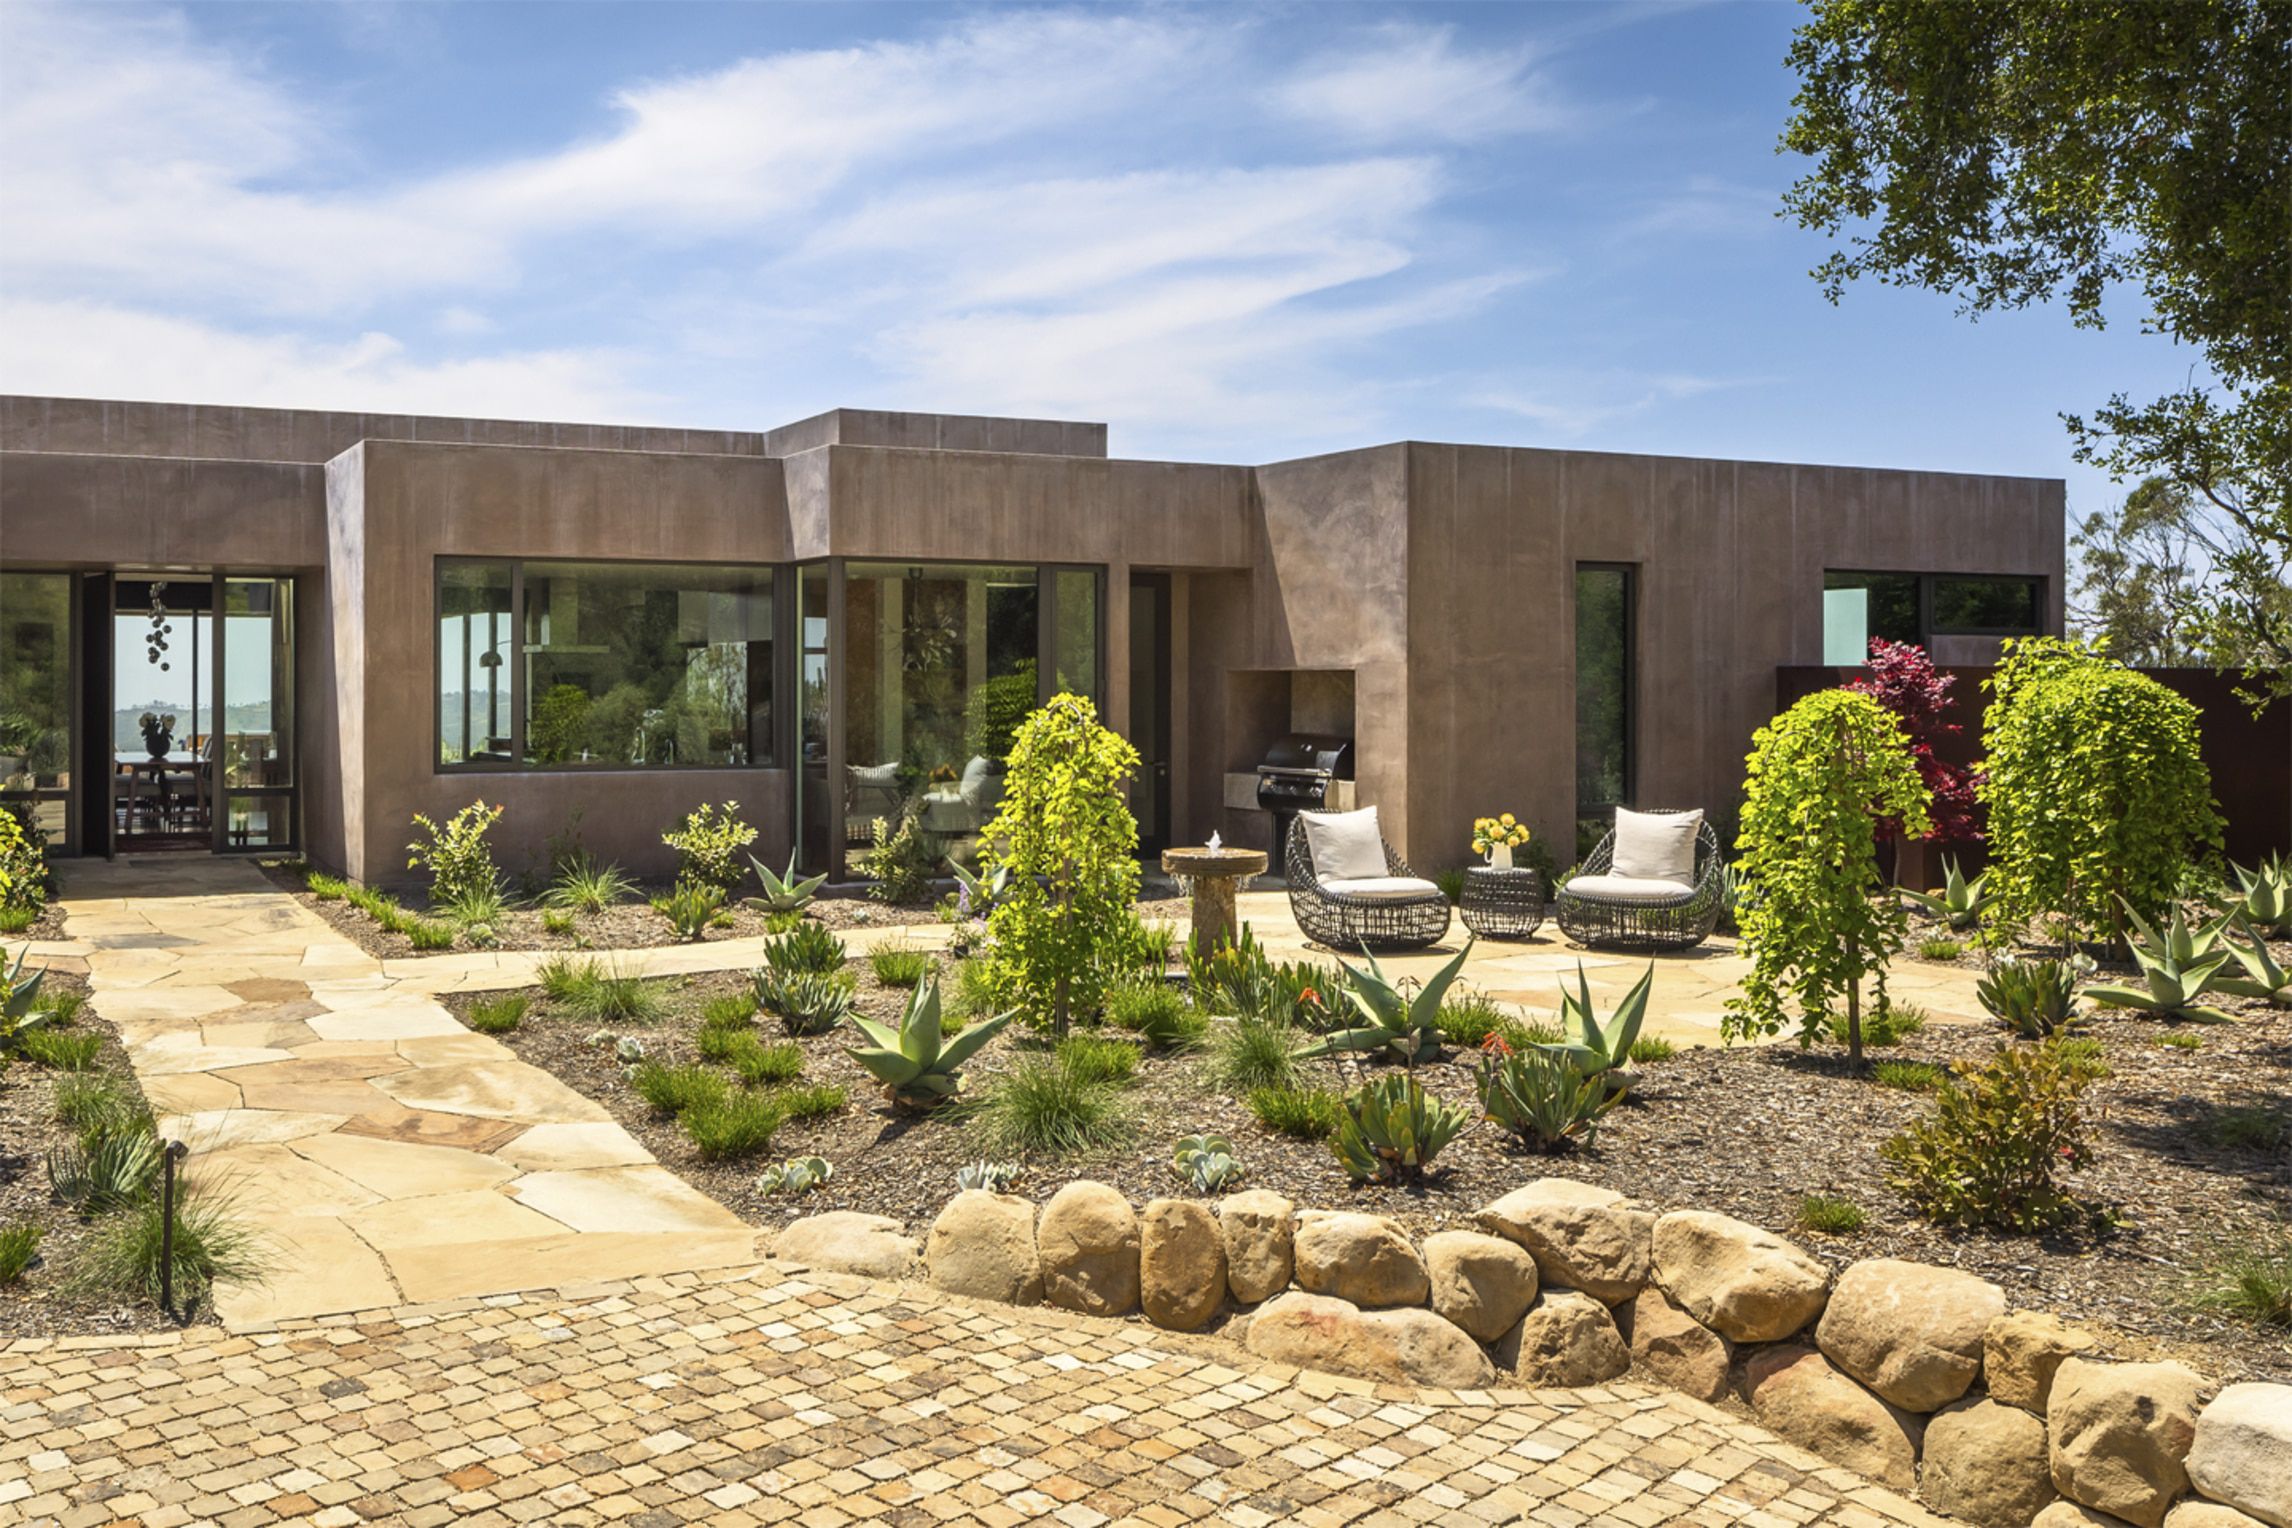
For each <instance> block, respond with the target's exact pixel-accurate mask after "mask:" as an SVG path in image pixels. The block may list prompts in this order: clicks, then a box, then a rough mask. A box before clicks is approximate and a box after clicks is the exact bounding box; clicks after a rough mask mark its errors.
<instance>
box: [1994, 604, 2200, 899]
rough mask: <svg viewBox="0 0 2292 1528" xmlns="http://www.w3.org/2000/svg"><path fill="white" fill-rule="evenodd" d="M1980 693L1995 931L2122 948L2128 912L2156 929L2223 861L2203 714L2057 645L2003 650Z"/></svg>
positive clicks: (2086, 649) (2028, 641)
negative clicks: (1986, 699) (1985, 697)
mask: <svg viewBox="0 0 2292 1528" xmlns="http://www.w3.org/2000/svg"><path fill="white" fill-rule="evenodd" d="M1984 688H1986V689H1987V690H1988V691H1989V692H1990V708H1989V715H1988V719H1987V721H1986V723H1985V724H1984V726H1983V728H1982V751H1983V753H1984V754H1985V755H1986V756H1987V757H1986V758H1985V759H1984V760H1983V764H1982V781H1981V786H1980V794H1981V799H1982V804H1983V805H1984V806H1985V807H1987V808H1988V809H1989V851H1990V870H1989V889H1990V903H1991V906H1992V908H1993V909H1994V910H1995V912H1996V913H1997V915H1998V916H1999V917H2000V918H2001V919H2002V920H2003V926H2004V927H2007V928H2013V927H2017V926H2019V925H2020V924H2022V923H2026V922H2027V921H2028V920H2029V919H2031V918H2037V917H2044V916H2047V915H2053V916H2058V917H2061V918H2063V919H2065V920H2066V921H2067V923H2068V925H2069V927H2070V929H2071V931H2072V932H2073V933H2075V934H2080V935H2083V936H2084V937H2087V938H2097V937H2103V936H2106V937H2108V938H2111V939H2122V938H2123V937H2124V934H2125V909H2126V908H2127V907H2128V906H2130V907H2131V908H2132V909H2133V910H2134V911H2135V912H2137V913H2139V914H2140V915H2141V916H2142V917H2144V918H2150V919H2159V920H2161V918H2162V915H2163V913H2164V912H2165V909H2166V907H2167V905H2168V904H2169V903H2170V901H2171V899H2172V896H2173V893H2174V892H2175V891H2176V890H2177V889H2178V888H2179V886H2180V882H2181V875H2182V872H2183V871H2184V870H2186V869H2187V867H2188V865H2189V863H2190V862H2191V861H2192V860H2195V859H2197V858H2199V857H2201V856H2202V855H2203V854H2205V852H2206V851H2208V850H2209V851H2212V852H2215V853H2217V852H2219V850H2220V848H2221V836H2220V835H2221V819H2220V812H2219V810H2218V809H2217V807H2216V805H2215V803H2214V801H2213V796H2212V772H2211V771H2210V770H2209V769H2207V768H2206V767H2205V762H2204V753H2203V750H2202V747H2201V746H2200V734H2199V731H2198V726H2197V717H2198V711H2197V708H2196V707H2195V706H2193V705H2191V704H2189V702H2188V701H2187V700H2186V699H2185V698H2184V697H2182V696H2181V695H2179V694H2176V693H2175V692H2174V691H2172V690H2170V689H2167V688H2166V687H2165V686H2163V685H2161V684H2159V683H2157V681H2156V680H2154V679H2151V678H2150V677H2149V676H2148V675H2146V674H2138V673H2135V672H2134V671H2133V670H2131V669H2129V668H2127V667H2125V666H2124V665H2123V664H2121V663H2118V662H2116V661H2114V660H2113V659H2111V658H2109V657H2108V656H2107V654H2106V653H2105V652H2103V651H2102V650H2100V649H2098V648H2095V647H2090V646H2087V645H2086V644H2085V643H2082V642H2071V641H2064V640H2063V639H2061V638H2059V637H2025V638H2022V639H2020V640H2018V641H2009V642H2007V643H2006V644H2005V650H2004V653H2003V655H2002V657H2001V658H2000V659H1999V662H1998V668H1997V672H1996V673H1995V674H1993V675H1991V676H1990V678H1989V679H1988V680H1987V681H1986V683H1985V685H1984Z"/></svg>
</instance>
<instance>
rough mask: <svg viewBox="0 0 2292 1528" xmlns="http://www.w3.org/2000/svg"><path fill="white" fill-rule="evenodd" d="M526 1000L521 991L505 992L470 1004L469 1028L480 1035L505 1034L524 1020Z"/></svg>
mask: <svg viewBox="0 0 2292 1528" xmlns="http://www.w3.org/2000/svg"><path fill="white" fill-rule="evenodd" d="M527 1006H528V1004H527V1000H526V998H525V995H524V994H523V993H519V992H505V993H503V994H502V995H501V996H499V997H490V998H487V999H486V1000H485V1001H483V1002H479V1003H472V1004H471V1005H470V1028H472V1029H474V1030H476V1031H477V1032H478V1033H479V1034H481V1035H506V1034H509V1033H510V1032H511V1031H513V1030H515V1029H516V1028H517V1026H518V1025H520V1024H522V1023H524V1022H525V1010H526V1008H527Z"/></svg>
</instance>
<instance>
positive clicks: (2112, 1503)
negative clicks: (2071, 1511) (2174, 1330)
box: [2045, 1358, 2204, 1528]
mask: <svg viewBox="0 0 2292 1528" xmlns="http://www.w3.org/2000/svg"><path fill="white" fill-rule="evenodd" d="M2203 1388H2204V1382H2203V1381H2202V1380H2201V1379H2199V1378H2198V1377H2197V1375H2196V1373H2195V1371H2193V1370H2191V1369H2188V1368H2185V1367H2183V1366H2182V1365H2180V1364H2173V1363H2164V1364H2098V1363H2092V1362H2089V1361H2087V1360H2085V1359H2082V1358H2071V1359H2065V1360H2063V1362H2062V1365H2061V1367H2060V1369H2059V1370H2057V1371H2056V1372H2055V1374H2054V1376H2053V1394H2052V1396H2051V1397H2050V1398H2049V1399H2048V1401H2047V1403H2046V1408H2045V1430H2046V1432H2047V1433H2048V1434H2049V1435H2051V1437H2052V1440H2053V1454H2052V1463H2053V1486H2054V1489H2055V1490H2057V1491H2059V1492H2060V1493H2061V1494H2062V1495H2064V1496H2066V1497H2068V1498H2069V1499H2070V1500H2071V1501H2074V1502H2081V1503H2083V1504H2084V1505H2086V1506H2088V1507H2092V1508H2095V1509H2096V1510H2098V1511H2102V1512H2106V1513H2109V1514H2110V1515H2111V1516H2113V1517H2121V1518H2123V1519H2125V1521H2127V1522H2129V1523H2138V1524H2139V1525H2140V1528H2161V1525H2162V1524H2163V1522H2164V1520H2165V1509H2166V1508H2167V1507H2169V1506H2171V1505H2172V1501H2173V1498H2174V1497H2176V1496H2178V1495H2180V1493H2181V1492H2183V1491H2185V1490H2187V1489H2188V1484H2189V1474H2188V1468H2187V1465H2186V1460H2187V1459H2188V1454H2189V1447H2190V1445H2191V1444H2193V1443H2194V1442H2195V1441H2196V1424H2197V1412H2198V1411H2199V1409H2200V1408H2201V1397H2202V1394H2203Z"/></svg>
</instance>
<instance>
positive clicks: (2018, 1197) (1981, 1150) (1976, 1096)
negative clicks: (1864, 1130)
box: [1878, 1040, 2092, 1232]
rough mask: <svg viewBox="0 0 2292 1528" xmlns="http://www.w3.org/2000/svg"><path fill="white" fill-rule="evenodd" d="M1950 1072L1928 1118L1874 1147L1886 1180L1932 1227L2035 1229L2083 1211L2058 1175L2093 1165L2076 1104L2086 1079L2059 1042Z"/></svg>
mask: <svg viewBox="0 0 2292 1528" xmlns="http://www.w3.org/2000/svg"><path fill="white" fill-rule="evenodd" d="M1951 1071H1952V1075H1951V1077H1950V1078H1949V1079H1948V1080H1947V1081H1945V1082H1944V1083H1943V1084H1942V1086H1941V1088H1940V1089H1939V1091H1938V1092H1937V1093H1936V1094H1935V1098H1934V1112H1933V1113H1932V1114H1931V1115H1929V1116H1928V1117H1927V1118H1925V1119H1923V1120H1919V1121H1917V1122H1916V1123H1914V1124H1912V1125H1911V1126H1909V1127H1908V1128H1907V1129H1905V1130H1903V1131H1902V1132H1900V1133H1899V1134H1897V1135H1895V1136H1893V1137H1891V1138H1890V1139H1888V1140H1887V1141H1886V1142H1884V1143H1883V1144H1882V1145H1880V1147H1879V1148H1878V1155H1879V1157H1880V1158H1881V1159H1882V1160H1883V1161H1884V1162H1885V1163H1886V1164H1887V1169H1888V1171H1887V1181H1888V1182H1890V1183H1892V1184H1893V1185H1894V1187H1895V1188H1896V1189H1898V1190H1899V1191H1901V1193H1902V1194H1903V1195H1904V1197H1906V1198H1907V1199H1908V1200H1909V1201H1910V1203H1911V1204H1912V1205H1914V1206H1916V1208H1917V1209H1918V1212H1919V1213H1920V1214H1922V1215H1924V1216H1925V1217H1926V1218H1927V1219H1928V1220H1931V1221H1933V1222H1934V1223H1935V1224H1937V1225H1945V1226H1988V1227H1993V1228H1996V1229H1999V1230H2005V1231H2020V1232H2034V1231H2043V1230H2048V1229H2050V1228H2052V1227H2055V1226H2059V1225H2063V1224H2065V1223H2067V1222H2069V1221H2072V1220H2075V1219H2078V1218H2080V1217H2082V1216H2083V1215H2085V1214H2086V1213H2087V1206H2086V1205H2085V1204H2084V1203H2082V1202H2081V1201H2080V1200H2078V1199H2077V1198H2075V1197H2074V1196H2073V1195H2072V1194H2071V1193H2070V1192H2069V1190H2068V1189H2067V1188H2065V1187H2063V1185H2062V1183H2061V1180H2060V1176H2059V1175H2060V1174H2061V1173H2063V1172H2065V1171H2073V1170H2075V1169H2077V1168H2080V1167H2084V1166H2086V1165H2087V1164H2088V1163H2089V1162H2091V1160H2092V1148H2091V1147H2090V1146H2089V1145H2088V1144H2087V1143H2086V1138H2085V1118H2084V1113H2083V1110H2082V1108H2081V1107H2080V1104H2079V1097H2080V1095H2081V1094H2082V1093H2083V1092H2084V1090H2085V1086H2086V1081H2087V1078H2086V1077H2085V1076H2084V1075H2083V1074H2081V1072H2080V1070H2079V1069H2078V1067H2077V1066H2076V1065H2075V1064H2074V1063H2073V1062H2071V1061H2069V1060H2067V1059H2065V1058H2064V1057H2063V1055H2062V1054H2061V1042H2060V1041H2058V1040H2048V1041H2045V1042H2043V1043H2041V1044H2038V1045H2035V1046H2010V1047H2007V1048H2004V1049H2001V1050H2000V1051H1998V1053H1997V1054H1996V1055H1995V1056H1993V1057H1991V1058H1990V1060H1988V1061H1986V1062H1979V1063H1977V1062H1973V1061H1960V1062H1958V1063H1957V1064H1956V1065H1955V1066H1954V1067H1953V1068H1952V1069H1951Z"/></svg>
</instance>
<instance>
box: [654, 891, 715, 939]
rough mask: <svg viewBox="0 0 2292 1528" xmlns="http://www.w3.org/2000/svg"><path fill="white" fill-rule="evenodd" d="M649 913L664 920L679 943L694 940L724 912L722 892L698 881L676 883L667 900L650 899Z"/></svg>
mask: <svg viewBox="0 0 2292 1528" xmlns="http://www.w3.org/2000/svg"><path fill="white" fill-rule="evenodd" d="M653 911H654V912H656V913H659V914H660V915H661V916H662V917H663V918H666V919H667V920H668V925H669V927H670V928H672V929H674V930H676V936H677V937H678V938H679V939H683V940H688V941H689V940H694V939H698V938H700V937H701V936H702V935H703V934H705V933H707V932H708V929H709V925H710V924H712V923H714V922H715V921H716V917H717V914H719V913H721V912H722V911H724V892H723V890H722V889H721V888H719V887H715V886H710V885H707V884H705V883H703V882H699V881H679V882H677V883H676V885H675V887H674V888H673V889H672V890H670V892H669V894H668V895H667V896H665V897H655V898H653Z"/></svg>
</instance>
